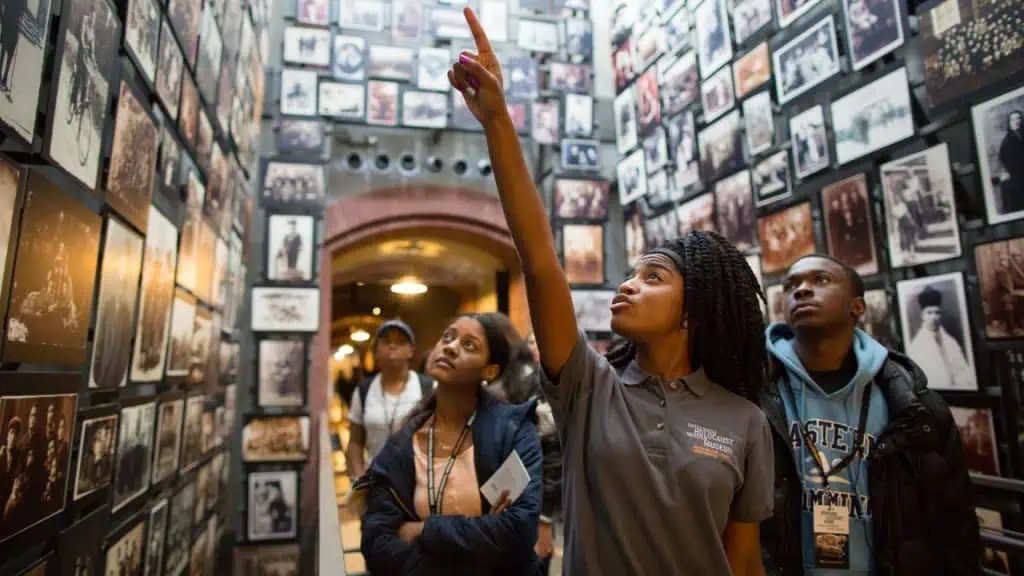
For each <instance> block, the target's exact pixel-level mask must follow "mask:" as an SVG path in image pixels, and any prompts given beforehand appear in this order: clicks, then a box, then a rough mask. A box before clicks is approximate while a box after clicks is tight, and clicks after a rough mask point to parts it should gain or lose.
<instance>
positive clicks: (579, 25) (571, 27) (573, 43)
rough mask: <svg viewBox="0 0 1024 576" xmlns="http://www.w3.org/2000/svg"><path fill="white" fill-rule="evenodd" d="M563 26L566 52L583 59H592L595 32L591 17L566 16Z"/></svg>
mask: <svg viewBox="0 0 1024 576" xmlns="http://www.w3.org/2000/svg"><path fill="white" fill-rule="evenodd" d="M563 26H564V31H565V51H566V53H568V54H569V55H571V56H577V57H579V58H581V59H583V60H588V59H590V58H591V57H592V56H593V54H594V32H593V27H592V25H591V23H590V19H589V18H566V19H565V20H563Z"/></svg>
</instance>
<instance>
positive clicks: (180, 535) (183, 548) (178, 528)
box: [164, 482, 196, 574]
mask: <svg viewBox="0 0 1024 576" xmlns="http://www.w3.org/2000/svg"><path fill="white" fill-rule="evenodd" d="M195 498H196V485H195V483H194V482H190V483H188V484H186V485H185V486H183V487H181V488H180V489H179V490H178V491H177V492H175V493H174V495H173V496H172V497H171V504H170V506H171V508H170V514H169V517H168V522H167V546H166V548H165V549H164V574H181V573H182V572H184V571H185V569H186V568H187V567H188V560H189V546H190V545H191V543H192V506H193V503H194V501H195Z"/></svg>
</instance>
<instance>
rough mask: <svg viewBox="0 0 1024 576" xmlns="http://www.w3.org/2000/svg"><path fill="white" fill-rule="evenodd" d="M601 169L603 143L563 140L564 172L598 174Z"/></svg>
mask: <svg viewBox="0 0 1024 576" xmlns="http://www.w3.org/2000/svg"><path fill="white" fill-rule="evenodd" d="M600 169H601V143H600V142H598V141H597V140H576V139H571V138H566V139H564V140H562V170H566V171H574V170H578V171H584V172H596V171H599V170H600Z"/></svg>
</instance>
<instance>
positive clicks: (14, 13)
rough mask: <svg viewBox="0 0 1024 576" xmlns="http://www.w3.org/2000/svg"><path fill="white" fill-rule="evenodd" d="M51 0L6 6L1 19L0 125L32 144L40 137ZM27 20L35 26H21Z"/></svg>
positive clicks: (44, 104)
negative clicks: (40, 114) (44, 63)
mask: <svg viewBox="0 0 1024 576" xmlns="http://www.w3.org/2000/svg"><path fill="white" fill-rule="evenodd" d="M51 6H52V4H51V2H50V0H38V1H37V2H34V3H29V2H23V3H22V2H16V3H13V4H10V5H7V3H5V5H4V13H3V16H2V20H0V26H2V30H0V36H2V37H3V40H4V41H3V42H0V44H2V46H0V52H2V56H3V57H2V58H0V94H2V95H3V97H2V98H0V123H2V124H6V125H7V126H9V127H10V128H11V129H12V130H13V131H14V133H16V134H17V135H18V136H19V137H21V139H22V140H24V141H26V142H31V141H32V138H33V137H34V136H35V134H36V114H37V112H38V110H39V105H40V103H42V104H43V106H46V103H45V102H41V101H40V98H39V93H40V90H39V88H40V87H41V86H42V82H43V78H42V76H43V70H44V68H43V61H44V56H45V54H46V39H47V38H49V33H50V8H51ZM22 20H24V21H25V22H26V23H31V26H29V25H25V26H22V25H20V22H21V21H22Z"/></svg>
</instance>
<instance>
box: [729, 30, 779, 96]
mask: <svg viewBox="0 0 1024 576" xmlns="http://www.w3.org/2000/svg"><path fill="white" fill-rule="evenodd" d="M732 75H733V80H734V82H735V85H736V98H744V97H746V96H747V95H748V94H751V93H752V92H754V91H755V90H757V89H758V88H760V87H761V86H764V85H765V84H766V83H767V82H768V80H770V79H771V77H772V61H771V58H769V57H768V42H761V43H760V44H758V45H757V47H756V48H754V49H753V50H751V51H750V52H747V53H746V54H744V55H743V56H740V58H739V59H738V60H736V63H735V64H733V66H732Z"/></svg>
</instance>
